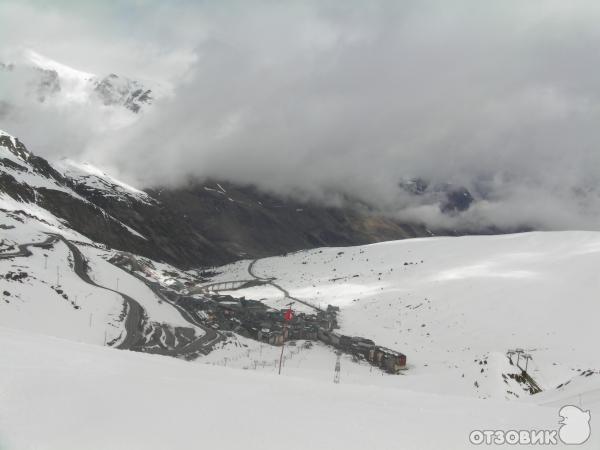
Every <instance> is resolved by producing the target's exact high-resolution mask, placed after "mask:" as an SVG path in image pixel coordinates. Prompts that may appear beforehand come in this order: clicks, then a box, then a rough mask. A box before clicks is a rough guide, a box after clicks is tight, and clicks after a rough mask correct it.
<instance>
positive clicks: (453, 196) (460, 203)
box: [440, 187, 474, 214]
mask: <svg viewBox="0 0 600 450" xmlns="http://www.w3.org/2000/svg"><path fill="white" fill-rule="evenodd" d="M473 201H474V199H473V196H472V195H471V193H470V192H469V191H468V190H467V189H465V188H462V187H459V188H449V189H448V190H447V191H446V199H445V201H444V202H443V203H442V204H441V205H440V209H441V210H442V212H443V213H446V214H449V213H457V212H462V211H466V210H467V209H469V208H470V207H471V204H472V203H473Z"/></svg>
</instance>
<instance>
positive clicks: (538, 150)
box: [0, 0, 600, 229]
mask: <svg viewBox="0 0 600 450" xmlns="http://www.w3.org/2000/svg"><path fill="white" fill-rule="evenodd" d="M19 3H20V4H21V5H23V3H22V2H19ZM116 4H120V6H119V7H116V6H115V7H114V8H112V9H111V8H101V7H98V8H99V10H94V11H90V10H86V9H85V8H83V7H79V8H74V9H68V8H67V7H66V6H64V5H62V6H61V4H60V3H59V4H58V6H56V7H55V8H52V9H49V8H46V7H40V6H38V5H37V4H36V3H35V2H25V6H19V7H17V6H15V5H16V4H15V3H12V2H8V3H7V4H6V5H4V6H2V7H1V8H4V11H0V17H10V14H8V13H9V12H10V11H12V14H14V11H15V10H18V11H20V12H19V14H28V15H29V17H30V18H29V20H30V21H34V22H35V23H39V29H41V30H44V31H47V30H49V29H53V30H54V31H55V32H56V33H55V34H54V35H53V36H55V38H53V39H49V40H45V42H41V38H40V36H35V35H34V34H32V33H34V32H32V31H30V30H27V31H23V30H21V29H15V27H14V26H13V30H12V31H10V32H11V33H12V36H11V38H10V39H8V40H6V41H3V42H7V44H6V45H4V47H5V48H6V49H8V48H9V47H14V46H17V45H29V46H34V47H35V46H41V47H42V48H36V50H38V51H40V52H42V53H44V52H45V53H46V54H48V55H49V56H52V57H54V58H56V59H60V60H61V61H63V62H66V63H69V64H71V65H74V66H76V67H81V68H83V69H85V70H92V71H96V72H98V71H102V70H103V71H104V72H105V73H108V72H116V73H122V74H125V75H129V76H134V77H137V76H143V77H144V78H147V79H154V80H158V81H161V82H164V83H169V84H170V85H172V86H173V95H171V96H166V97H165V98H162V99H158V100H157V101H156V102H155V104H154V105H153V107H152V108H149V109H147V110H146V111H145V112H144V113H143V114H142V115H141V116H140V118H139V119H140V120H137V121H136V122H135V124H133V125H131V126H128V127H121V128H119V129H118V130H114V129H111V128H110V127H109V128H107V127H103V126H102V125H103V124H104V123H105V122H106V120H107V119H106V117H103V116H102V114H99V113H97V112H93V111H82V110H81V109H80V110H71V109H69V108H66V107H65V108H64V109H63V110H61V112H60V114H56V111H54V112H53V113H52V117H49V116H50V115H49V114H47V113H40V112H39V110H38V112H35V113H34V112H31V111H33V110H34V109H35V108H34V107H33V106H32V105H29V107H27V108H25V109H23V110H22V111H26V112H27V114H22V115H21V116H18V115H15V116H11V117H8V116H7V115H6V114H4V116H3V117H2V118H0V120H1V121H2V123H7V124H8V125H10V127H11V128H13V129H16V130H17V131H18V132H19V133H18V134H19V135H20V136H21V137H22V138H23V140H25V141H27V142H32V143H34V147H35V148H34V150H35V151H37V152H38V153H42V154H46V155H48V156H55V155H57V154H58V153H66V154H69V155H71V156H73V155H77V156H79V157H81V158H85V159H88V160H94V161H96V162H98V163H100V164H102V165H104V166H108V167H112V168H113V169H116V170H118V171H119V172H120V173H121V174H122V175H123V176H125V177H127V178H129V179H135V180H137V181H138V182H140V183H142V184H143V185H146V186H157V185H181V184H183V183H187V182H188V181H189V180H191V179H203V178H206V177H211V178H220V179H227V180H230V181H235V182H240V183H253V184H257V185H259V186H260V187H262V188H263V189H267V190H271V191H274V192H278V193H282V194H285V195H295V196H303V197H304V198H312V199H316V200H321V201H328V202H339V201H342V200H341V199H343V198H345V197H351V198H357V199H360V200H363V201H365V202H368V203H371V204H373V205H376V206H377V207H378V208H380V209H381V210H383V211H385V212H386V213H388V214H390V215H394V216H396V217H400V218H410V219H414V220H423V221H426V222H427V223H428V224H430V225H431V226H445V227H471V226H481V225H484V226H494V225H495V226H498V227H534V228H544V229H564V228H586V229H600V225H599V223H600V222H599V220H598V219H599V217H600V172H599V171H598V167H600V152H599V151H598V150H597V147H598V145H599V144H600V128H599V127H598V126H597V124H598V123H600V122H599V120H600V108H599V107H598V106H597V105H598V100H599V96H600V87H599V85H598V83H597V80H596V78H597V77H596V70H595V69H596V67H597V66H598V63H599V62H600V61H598V59H599V58H600V56H598V54H597V52H596V51H595V50H594V49H595V48H597V47H598V45H599V44H600V29H598V27H597V25H596V24H597V23H598V20H599V19H600V7H599V6H598V5H597V3H596V2H592V1H578V0H575V1H572V2H564V1H531V2H522V1H516V0H509V1H504V2H495V3H494V4H490V3H486V4H483V3H482V2H478V1H475V0H473V1H459V2H452V4H450V3H448V2H442V1H403V2H396V1H394V2H391V1H390V2H388V1H375V2H368V4H367V3H363V2H341V1H337V2H336V1H326V2H317V1H315V2H285V3H276V2H268V1H260V2H259V1H257V2H227V3H221V4H215V3H213V4H211V5H207V4H202V5H199V4H198V3H197V2H185V1H181V2H173V3H170V6H168V7H165V6H163V7H159V6H158V2H137V3H135V5H137V6H136V7H133V6H131V5H132V3H130V2H121V3H120V2H115V5H116ZM1 8H0V9H1ZM11 8H12V9H11ZM2 13H5V14H2ZM66 18H68V19H69V20H73V21H74V22H73V23H75V26H74V30H75V31H77V32H78V33H82V35H83V38H82V42H79V43H71V44H69V42H70V41H72V40H73V35H72V34H71V33H70V32H69V30H68V29H67V30H63V31H60V30H59V29H58V28H59V27H58V25H57V23H58V24H60V23H61V21H65V20H66ZM126 19H127V20H128V21H129V23H130V26H129V28H128V27H126V26H125V23H124V22H125V21H126ZM159 19H160V20H159ZM2 25H4V24H2ZM52 27H54V28H52ZM0 28H1V27H0ZM86 30H87V31H86ZM46 36H47V35H46ZM9 44H10V45H9ZM7 51H8V50H5V53H6V52H7ZM93 55H99V58H95V59H94V57H93ZM128 57H129V58H131V60H132V62H128ZM3 95H4V96H6V94H3ZM15 102H16V99H15ZM79 108H82V107H81V106H80V107H79ZM0 111H1V108H0ZM0 114H1V113H0ZM2 127H3V125H0V128H2ZM13 129H9V130H7V131H13V132H14V130H13ZM43 142H45V143H46V145H45V146H44V145H42V143H43ZM414 177H419V178H423V179H425V180H428V181H429V182H430V184H431V185H432V186H433V185H436V184H441V183H451V184H453V185H456V186H464V187H466V188H467V189H469V191H470V192H471V193H472V194H473V196H474V197H475V200H476V201H475V202H474V204H473V205H472V206H471V208H469V209H468V210H467V211H464V212H462V213H456V214H453V215H448V214H442V213H441V212H440V208H439V204H438V198H437V197H435V196H432V195H429V196H428V195H410V194H409V193H407V192H406V191H404V190H402V189H400V188H399V187H398V184H399V183H400V182H402V181H403V180H404V181H406V180H408V179H410V178H414Z"/></svg>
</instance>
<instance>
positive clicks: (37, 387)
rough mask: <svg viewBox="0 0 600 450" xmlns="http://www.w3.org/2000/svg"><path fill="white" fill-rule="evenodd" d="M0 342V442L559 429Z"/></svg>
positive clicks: (2, 336)
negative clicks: (482, 429)
mask: <svg viewBox="0 0 600 450" xmlns="http://www.w3.org/2000/svg"><path fill="white" fill-rule="evenodd" d="M0 348H2V358H1V359H0V448H2V450H11V449H18V450H27V449H37V450H45V449H60V450H82V449H86V450H96V449H98V450H100V449H103V450H104V449H110V450H120V449H123V450H125V449H126V450H135V449H144V450H151V449H161V450H163V449H189V448H214V449H235V450H237V449H240V448H244V449H256V450H268V449H279V448H286V449H344V450H351V449H361V450H362V449H365V448H371V449H399V448H402V449H435V450H438V449H463V448H469V446H470V444H469V442H468V436H469V433H470V431H471V430H472V429H473V427H478V428H485V429H488V428H489V429H534V428H540V429H550V430H555V429H556V428H557V427H558V425H557V420H558V416H557V409H556V408H555V407H540V406H536V405H531V404H522V403H516V402H505V401H496V400H487V401H481V400H477V399H472V398H461V397H454V396H451V395H446V396H441V395H435V394H424V393H417V392H411V391H405V390H400V389H384V388H381V387H374V386H360V385H352V384H339V385H335V384H333V383H323V382H318V381H314V380H307V379H303V378H294V377H289V376H288V377H284V376H281V377H279V376H276V375H271V374H264V373H256V372H250V371H239V370H232V369H228V368H222V367H211V366H207V365H197V364H189V363H186V362H183V361H180V360H176V359H172V358H167V357H161V356H151V355H145V354H139V353H133V352H124V351H118V350H114V349H109V348H102V347H97V346H90V345H86V344H78V343H74V342H70V341H66V340H61V339H56V338H49V337H47V336H39V335H34V334H26V333H24V332H21V331H15V330H10V329H7V328H1V327H0ZM557 447H558V448H562V446H561V445H558V446H557ZM586 447H587V448H593V447H589V446H584V447H582V448H586ZM554 448H556V446H554Z"/></svg>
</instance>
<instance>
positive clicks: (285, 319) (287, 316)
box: [279, 302, 294, 375]
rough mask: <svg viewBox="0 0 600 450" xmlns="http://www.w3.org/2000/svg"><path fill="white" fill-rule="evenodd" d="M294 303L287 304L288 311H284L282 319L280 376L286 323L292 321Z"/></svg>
mask: <svg viewBox="0 0 600 450" xmlns="http://www.w3.org/2000/svg"><path fill="white" fill-rule="evenodd" d="M293 304H294V303H293V302H292V303H288V304H287V305H286V306H287V307H288V310H287V311H286V313H285V315H284V317H283V335H282V336H281V337H282V342H281V355H279V375H281V363H282V361H283V349H284V348H285V336H286V331H287V323H288V322H291V321H292V317H293V314H292V305H293Z"/></svg>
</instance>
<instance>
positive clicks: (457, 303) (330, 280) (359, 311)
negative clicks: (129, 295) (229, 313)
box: [214, 232, 600, 398]
mask: <svg viewBox="0 0 600 450" xmlns="http://www.w3.org/2000/svg"><path fill="white" fill-rule="evenodd" d="M248 263H249V262H248V261H246V262H238V263H236V264H233V265H231V266H226V267H224V268H221V269H217V270H219V271H221V272H222V273H221V274H219V275H218V276H217V277H215V278H214V281H219V280H223V281H224V280H234V279H247V278H248V272H247V266H248ZM599 266H600V233H595V232H551V233H525V234H516V235H504V236H485V237H478V236H470V237H461V238H428V239H412V240H405V241H396V242H387V243H382V244H374V245H370V246H362V247H349V248H327V249H317V250H311V251H305V252H298V253H295V254H292V255H288V256H286V257H277V258H267V259H261V260H258V261H257V262H256V263H255V264H254V267H253V272H254V273H255V274H256V275H257V276H259V277H262V278H271V277H273V278H274V279H275V280H276V282H277V283H278V284H279V285H280V286H282V287H283V288H285V289H287V290H288V291H289V294H290V295H291V296H293V297H296V298H299V299H301V300H305V301H307V302H309V303H312V304H315V305H322V306H324V305H326V304H332V305H336V306H339V307H340V308H341V312H340V315H339V322H340V326H341V330H340V332H342V333H345V334H350V335H359V336H363V337H367V338H371V339H373V340H374V341H376V342H377V343H378V344H381V345H385V346H388V347H390V348H393V349H395V350H399V351H401V352H403V353H405V354H406V355H407V357H408V363H409V370H407V372H406V373H405V375H404V376H402V377H395V378H394V383H395V384H396V385H397V386H398V387H402V388H410V389H416V390H422V391H429V392H436V393H439V394H447V393H452V394H457V395H468V396H477V397H482V398H488V397H495V398H517V397H520V398H522V397H526V396H528V394H527V393H526V392H525V391H524V388H525V387H526V386H520V385H519V384H518V383H516V382H515V380H514V379H513V378H511V374H514V373H516V372H518V370H517V369H516V367H515V366H513V365H511V364H510V363H509V360H508V358H507V355H506V354H507V351H509V350H513V349H516V348H522V349H524V350H525V351H526V352H528V353H529V354H530V355H531V356H532V359H531V360H530V361H529V363H528V364H529V367H528V369H529V370H528V371H529V373H530V374H531V376H532V377H533V378H534V380H535V381H536V383H537V384H538V385H539V386H540V387H541V388H542V389H543V390H545V391H546V390H555V389H556V388H557V387H558V386H559V385H562V384H564V383H566V382H568V381H569V380H571V379H579V378H580V377H581V375H580V374H582V373H586V372H585V371H587V370H590V371H591V375H589V376H591V377H597V378H599V379H600V376H598V375H599V374H600V370H599V369H600V356H599V355H600V354H599V353H598V351H597V349H596V343H597V342H599V341H600V328H599V327H598V324H597V322H598V317H599V316H600V302H599V301H598V292H600V277H598V273H597V268H598V267H599ZM231 294H232V295H245V296H247V297H249V298H264V299H265V300H264V301H265V302H266V303H268V304H270V305H273V306H277V307H282V305H284V304H285V303H287V301H288V300H286V299H284V298H283V294H282V293H281V291H279V290H277V289H273V288H271V287H270V286H261V287H256V288H251V289H247V290H242V291H232V292H231ZM295 308H297V309H300V310H302V309H306V307H305V306H304V305H302V304H299V303H296V305H295ZM515 361H516V358H515ZM522 363H524V362H523V361H522ZM587 373H590V372H587ZM589 376H588V377H589Z"/></svg>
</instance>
